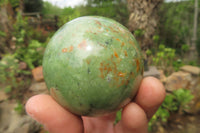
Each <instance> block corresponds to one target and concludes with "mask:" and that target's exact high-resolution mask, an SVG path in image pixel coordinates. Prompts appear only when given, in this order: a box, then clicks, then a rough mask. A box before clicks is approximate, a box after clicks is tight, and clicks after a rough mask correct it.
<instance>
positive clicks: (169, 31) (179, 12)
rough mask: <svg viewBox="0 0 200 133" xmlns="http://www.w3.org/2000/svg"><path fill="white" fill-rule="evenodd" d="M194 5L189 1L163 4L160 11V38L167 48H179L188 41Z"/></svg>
mask: <svg viewBox="0 0 200 133" xmlns="http://www.w3.org/2000/svg"><path fill="white" fill-rule="evenodd" d="M193 8H194V4H193V2H192V1H191V0H189V1H182V2H176V3H174V2H170V3H164V4H163V5H162V7H161V9H160V16H163V17H161V18H160V36H161V38H162V40H164V43H165V44H167V45H168V46H169V47H173V48H180V47H181V45H182V44H184V43H186V42H187V41H189V40H190V38H191V36H192V34H191V33H192V32H191V29H192V28H193V27H192V25H193V13H194V9H193Z"/></svg>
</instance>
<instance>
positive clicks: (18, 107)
mask: <svg viewBox="0 0 200 133" xmlns="http://www.w3.org/2000/svg"><path fill="white" fill-rule="evenodd" d="M14 110H15V111H16V112H17V113H18V114H22V113H24V112H25V109H24V105H23V104H22V103H21V102H18V103H17V105H16V107H15V108H14Z"/></svg>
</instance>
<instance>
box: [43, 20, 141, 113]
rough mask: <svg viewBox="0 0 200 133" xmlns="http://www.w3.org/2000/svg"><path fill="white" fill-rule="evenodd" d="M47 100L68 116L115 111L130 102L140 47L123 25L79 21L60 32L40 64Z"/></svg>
mask: <svg viewBox="0 0 200 133" xmlns="http://www.w3.org/2000/svg"><path fill="white" fill-rule="evenodd" d="M43 70H44V77H45V81H46V84H47V87H48V88H49V89H50V93H51V95H52V96H53V97H54V98H55V99H57V101H58V102H59V103H60V104H61V105H63V106H64V107H66V108H68V109H69V110H70V111H71V112H74V113H75V114H79V115H100V114H104V113H108V112H113V111H115V110H117V109H119V108H121V107H122V106H124V105H125V104H127V103H128V102H130V100H131V99H132V98H133V97H134V95H135V93H136V92H137V89H138V87H139V85H140V81H141V79H142V74H143V60H142V54H141V51H140V47H139V45H138V43H137V42H136V40H135V38H134V37H133V35H132V34H131V33H130V32H129V31H128V30H127V29H126V28H125V27H124V26H122V25H121V24H119V23H117V22H116V21H114V20H111V19H108V18H104V17H80V18H77V19H75V20H72V21H70V22H69V23H67V24H65V25H64V26H63V27H61V28H60V30H59V31H57V32H56V34H55V35H54V36H53V37H52V39H51V40H50V42H49V44H48V46H47V48H46V51H45V55H44V59H43Z"/></svg>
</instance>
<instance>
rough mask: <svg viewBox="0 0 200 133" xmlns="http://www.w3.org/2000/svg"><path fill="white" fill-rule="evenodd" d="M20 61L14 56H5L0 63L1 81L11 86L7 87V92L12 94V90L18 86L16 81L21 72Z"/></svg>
mask: <svg viewBox="0 0 200 133" xmlns="http://www.w3.org/2000/svg"><path fill="white" fill-rule="evenodd" d="M18 63H19V61H18V60H17V59H16V58H15V57H14V55H10V54H8V55H4V56H3V58H2V59H1V61H0V81H1V84H5V85H6V84H9V85H6V87H5V92H7V93H8V92H10V91H11V90H12V88H16V87H17V86H18V82H17V79H16V76H17V74H18V73H19V72H20V70H19V64H18Z"/></svg>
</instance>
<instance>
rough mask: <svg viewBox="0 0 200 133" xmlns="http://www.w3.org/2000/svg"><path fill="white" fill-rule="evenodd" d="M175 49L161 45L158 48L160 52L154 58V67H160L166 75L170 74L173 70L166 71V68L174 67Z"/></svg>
mask: <svg viewBox="0 0 200 133" xmlns="http://www.w3.org/2000/svg"><path fill="white" fill-rule="evenodd" d="M175 52H176V50H175V49H172V48H166V47H165V45H164V44H160V45H159V48H158V52H157V53H156V55H155V56H154V57H153V63H154V65H156V66H158V67H159V68H160V69H163V70H165V71H166V73H170V72H171V71H173V70H171V69H169V68H168V69H167V70H166V69H165V68H166V66H168V67H169V66H173V62H174V60H175Z"/></svg>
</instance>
